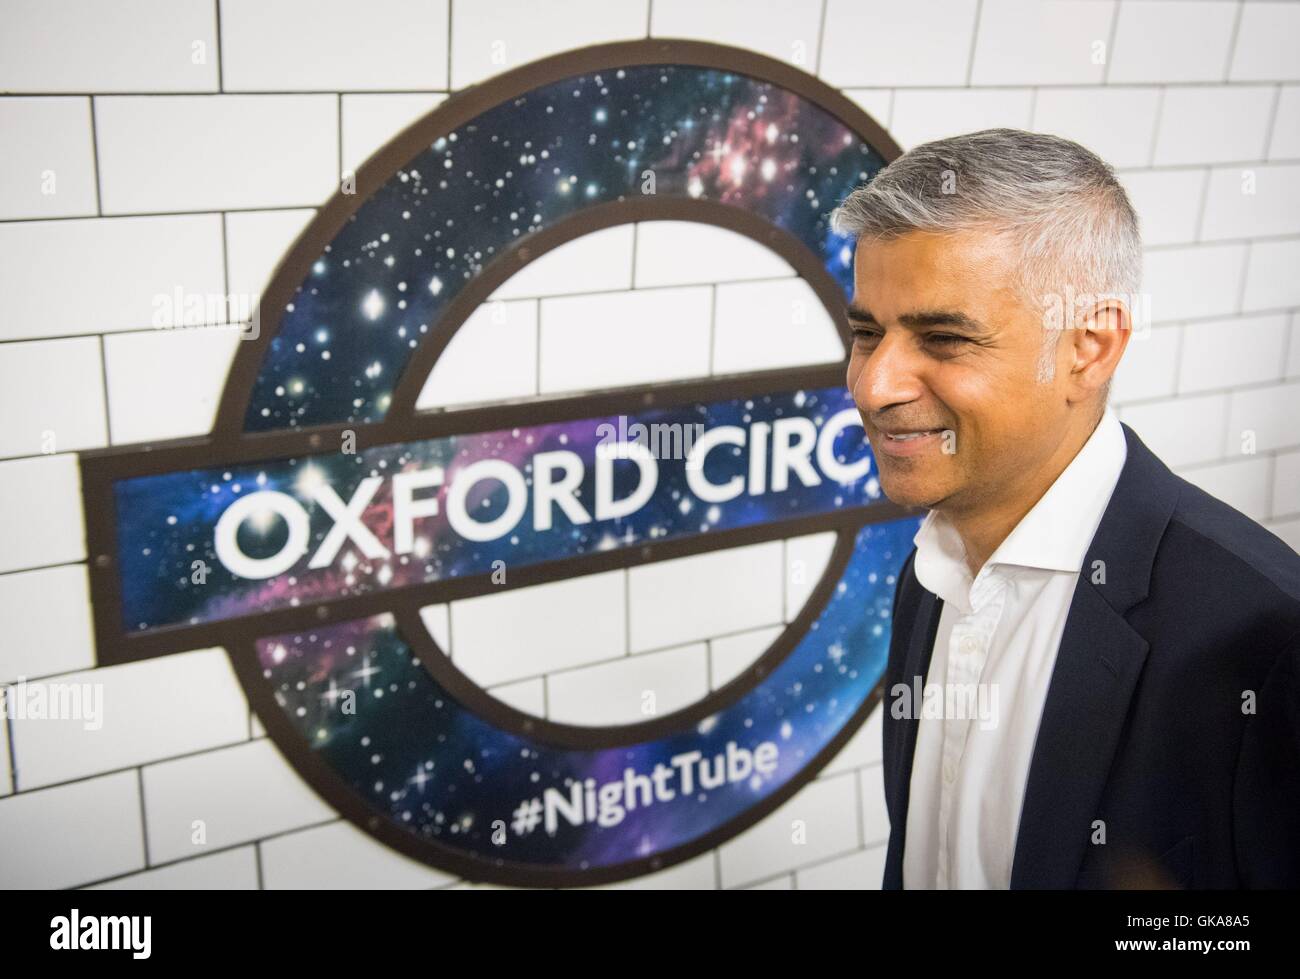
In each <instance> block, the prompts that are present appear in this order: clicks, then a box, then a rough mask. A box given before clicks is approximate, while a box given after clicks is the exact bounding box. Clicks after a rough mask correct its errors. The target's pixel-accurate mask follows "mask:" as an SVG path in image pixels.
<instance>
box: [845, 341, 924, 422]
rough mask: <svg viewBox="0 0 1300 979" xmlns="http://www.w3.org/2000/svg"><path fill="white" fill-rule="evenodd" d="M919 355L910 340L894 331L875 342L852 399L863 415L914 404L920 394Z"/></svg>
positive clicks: (855, 386)
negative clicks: (910, 403) (911, 402)
mask: <svg viewBox="0 0 1300 979" xmlns="http://www.w3.org/2000/svg"><path fill="white" fill-rule="evenodd" d="M919 356H920V355H919V352H918V351H917V350H916V349H915V345H914V344H913V343H912V342H911V338H910V337H908V336H906V335H904V334H901V333H898V332H895V333H894V334H893V335H892V336H890V335H886V336H884V337H882V338H881V339H880V341H879V342H877V344H876V347H875V349H874V350H872V351H871V353H870V354H869V355H868V356H867V359H866V362H865V363H864V364H863V365H862V370H861V371H860V372H859V373H858V376H857V380H856V381H855V382H854V385H853V400H854V402H855V403H856V404H857V406H858V409H859V410H860V411H863V412H877V411H883V410H884V409H886V408H888V407H890V406H891V405H898V404H906V403H908V402H909V401H915V400H916V399H917V398H919V397H920V395H921V389H922V384H921V380H920V376H919V369H920V364H919V362H918V358H919Z"/></svg>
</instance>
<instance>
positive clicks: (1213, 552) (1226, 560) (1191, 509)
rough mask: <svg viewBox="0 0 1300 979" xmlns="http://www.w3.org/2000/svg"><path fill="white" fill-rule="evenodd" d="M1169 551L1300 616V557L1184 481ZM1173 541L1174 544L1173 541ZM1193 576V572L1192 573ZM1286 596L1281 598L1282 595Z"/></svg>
mask: <svg viewBox="0 0 1300 979" xmlns="http://www.w3.org/2000/svg"><path fill="white" fill-rule="evenodd" d="M1175 478H1176V479H1177V480H1178V483H1179V494H1178V502H1177V504H1176V505H1175V507H1174V511H1173V514H1172V515H1171V517H1170V521H1169V524H1170V526H1169V529H1168V530H1167V531H1166V534H1165V538H1166V541H1165V543H1166V545H1168V546H1173V547H1176V548H1177V549H1178V550H1180V551H1182V552H1185V553H1184V554H1183V555H1182V556H1183V557H1185V558H1189V559H1191V560H1193V561H1195V563H1196V564H1197V565H1200V566H1202V567H1206V566H1208V567H1210V568H1213V569H1215V571H1216V576H1222V577H1223V578H1225V579H1228V578H1230V579H1232V583H1233V584H1234V585H1236V586H1237V587H1257V588H1260V589H1262V590H1263V592H1264V593H1265V594H1270V593H1271V594H1272V597H1273V600H1274V601H1277V602H1280V603H1282V604H1283V605H1288V606H1291V607H1292V609H1293V611H1295V612H1296V613H1297V614H1300V554H1297V553H1296V552H1295V550H1294V549H1292V548H1291V547H1290V546H1289V545H1288V544H1287V543H1286V542H1285V541H1283V540H1282V539H1281V538H1280V537H1278V536H1277V535H1276V534H1274V533H1272V532H1271V531H1269V530H1268V529H1267V528H1265V527H1263V526H1261V525H1260V524H1258V523H1256V522H1255V521H1254V520H1252V519H1251V518H1250V517H1248V516H1246V515H1245V514H1244V513H1242V512H1241V511H1240V510H1237V509H1235V508H1233V507H1232V506H1230V505H1229V504H1227V503H1225V502H1223V501H1222V500H1220V499H1217V498H1216V497H1213V496H1211V495H1210V494H1209V493H1207V492H1205V490H1203V489H1201V488H1200V487H1199V486H1196V485H1195V484H1194V483H1190V482H1188V481H1187V480H1185V479H1183V478H1182V477H1181V476H1176V477H1175ZM1171 537H1172V538H1173V540H1172V541H1171V540H1170V538H1171ZM1189 570H1190V569H1189ZM1278 593H1280V594H1278Z"/></svg>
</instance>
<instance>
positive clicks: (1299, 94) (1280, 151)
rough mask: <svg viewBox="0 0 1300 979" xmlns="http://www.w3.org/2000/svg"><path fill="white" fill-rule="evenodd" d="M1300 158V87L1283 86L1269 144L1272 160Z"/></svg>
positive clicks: (1269, 153) (1269, 154)
mask: <svg viewBox="0 0 1300 979" xmlns="http://www.w3.org/2000/svg"><path fill="white" fill-rule="evenodd" d="M1298 157H1300V85H1283V86H1282V91H1281V94H1280V95H1279V96H1278V102H1277V113H1276V115H1275V116H1274V118H1273V135H1272V137H1271V139H1270V140H1269V144H1268V158H1269V159H1270V160H1294V159H1296V158H1298Z"/></svg>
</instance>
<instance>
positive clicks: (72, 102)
mask: <svg viewBox="0 0 1300 979" xmlns="http://www.w3.org/2000/svg"><path fill="white" fill-rule="evenodd" d="M0 132H3V133H5V134H6V140H5V152H4V155H3V156H0V218H3V219H5V220H10V219H13V218H62V217H71V216H85V215H94V214H95V212H96V209H97V203H96V194H97V191H96V188H95V148H94V146H93V145H92V144H91V124H90V100H89V99H87V98H31V99H24V98H9V99H4V100H3V101H0ZM17 133H22V134H24V136H25V138H22V139H18V138H14V137H13V136H11V135H10V134H17Z"/></svg>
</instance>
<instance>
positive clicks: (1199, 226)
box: [1192, 169, 1214, 244]
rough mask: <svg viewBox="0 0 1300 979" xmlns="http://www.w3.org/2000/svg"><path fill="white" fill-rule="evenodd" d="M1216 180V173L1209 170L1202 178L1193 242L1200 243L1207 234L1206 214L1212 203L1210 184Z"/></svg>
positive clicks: (1193, 229)
mask: <svg viewBox="0 0 1300 979" xmlns="http://www.w3.org/2000/svg"><path fill="white" fill-rule="evenodd" d="M1213 180H1214V171H1213V170H1212V169H1207V170H1206V171H1205V174H1204V176H1203V177H1202V178H1201V199H1200V201H1199V202H1198V203H1197V206H1196V224H1195V225H1194V226H1193V228H1192V241H1193V242H1196V243H1198V244H1199V243H1200V242H1201V241H1202V238H1201V236H1202V235H1203V234H1204V233H1205V212H1206V210H1207V209H1208V207H1209V203H1210V184H1211V183H1212V182H1213Z"/></svg>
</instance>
